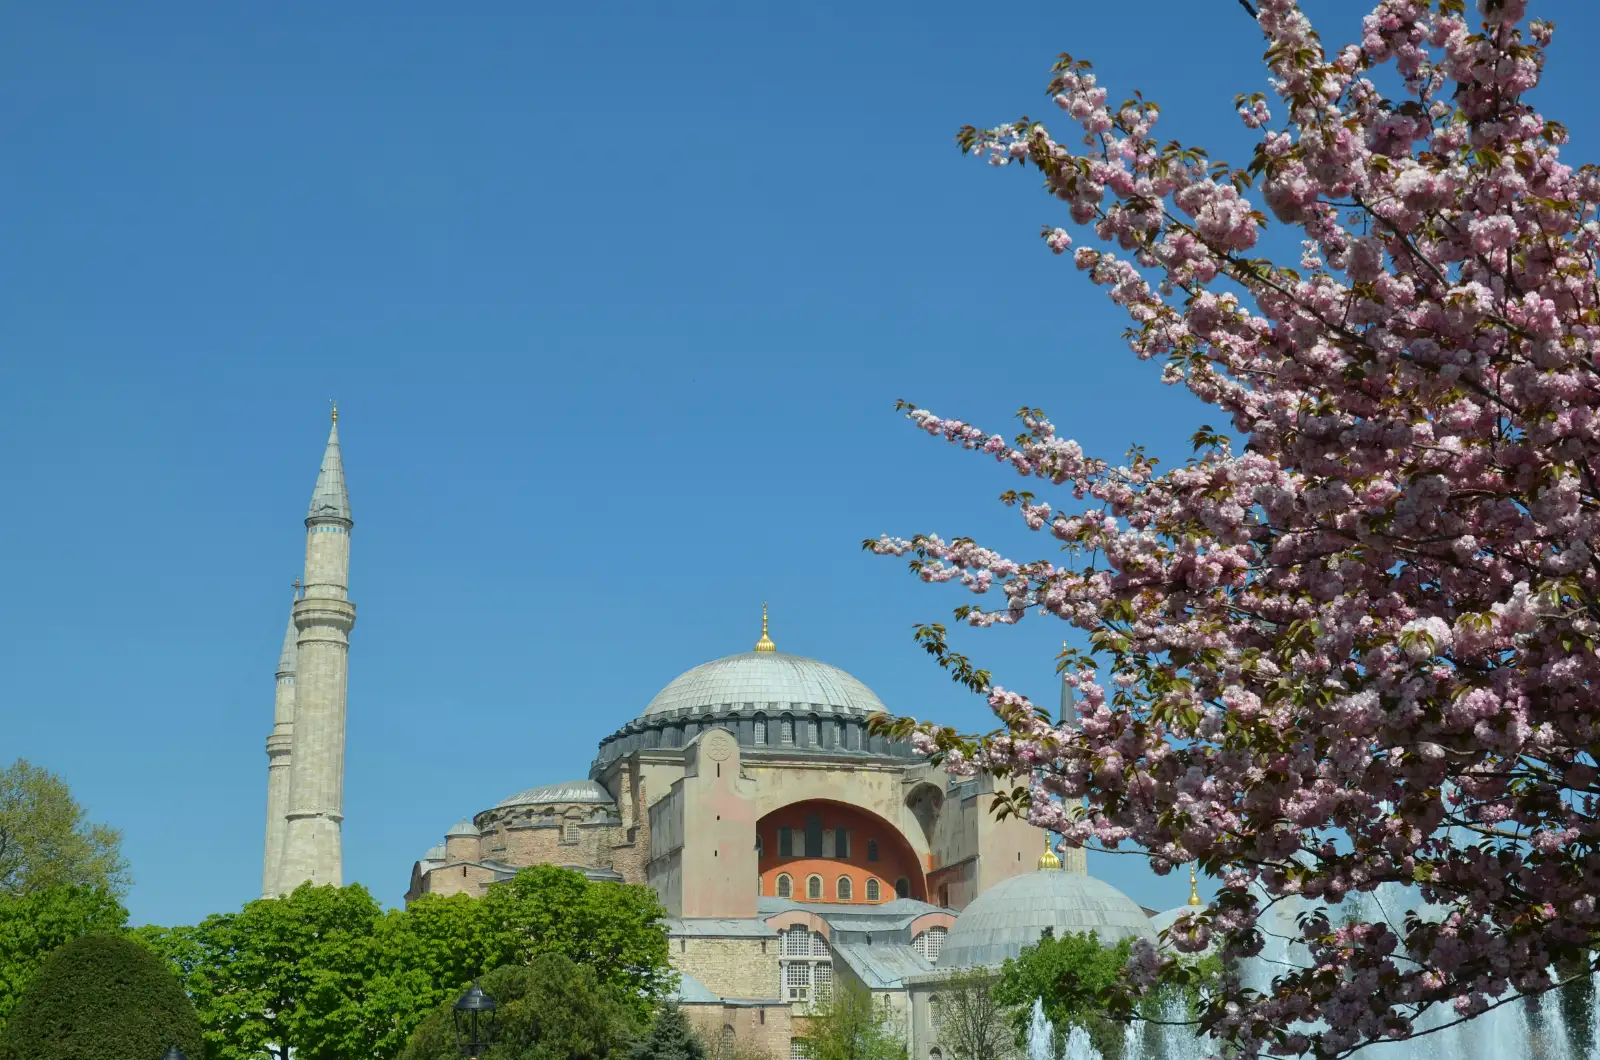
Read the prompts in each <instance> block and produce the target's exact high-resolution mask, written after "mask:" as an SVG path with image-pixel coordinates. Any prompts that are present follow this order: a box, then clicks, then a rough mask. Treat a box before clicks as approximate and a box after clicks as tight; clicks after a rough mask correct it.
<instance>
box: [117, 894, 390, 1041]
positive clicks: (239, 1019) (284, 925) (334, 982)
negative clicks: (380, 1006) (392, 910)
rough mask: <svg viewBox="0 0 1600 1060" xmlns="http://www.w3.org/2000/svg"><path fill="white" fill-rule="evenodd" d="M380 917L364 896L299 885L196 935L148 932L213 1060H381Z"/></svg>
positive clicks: (205, 925)
mask: <svg viewBox="0 0 1600 1060" xmlns="http://www.w3.org/2000/svg"><path fill="white" fill-rule="evenodd" d="M383 916H384V914H383V911H382V910H381V909H380V908H379V907H378V903H377V902H375V901H374V900H373V899H372V896H371V895H369V894H368V893H367V892H366V890H365V889H363V888H362V887H360V886H358V885H352V886H349V887H343V888H338V887H313V886H311V885H310V884H305V885H302V886H301V887H300V888H299V889H298V890H296V891H295V892H294V893H293V894H291V895H286V896H285V897H283V898H274V899H263V900H261V901H256V902H250V903H249V904H247V905H246V906H245V907H244V908H243V909H242V910H240V911H239V912H237V913H226V914H221V915H216V916H211V917H207V918H206V919H205V920H204V921H203V922H202V923H200V924H199V925H198V926H196V927H193V928H178V929H169V930H166V931H161V930H146V931H143V932H142V933H141V934H140V941H142V942H145V943H146V944H147V945H151V946H153V947H155V948H157V949H158V950H160V951H161V952H162V953H163V954H164V955H165V956H166V957H167V958H168V961H169V963H170V964H171V965H172V967H173V968H174V969H175V970H177V971H180V972H181V973H182V974H183V975H184V979H183V984H184V987H185V988H186V989H187V990H188V992H189V996H190V997H192V998H193V999H194V1003H195V1007H196V1009H198V1011H199V1015H200V1022H201V1026H202V1027H203V1028H204V1029H205V1038H206V1044H207V1046H208V1047H209V1049H210V1055H211V1057H212V1060H260V1058H261V1057H263V1056H276V1057H278V1058H279V1060H286V1058H287V1055H288V1054H287V1050H288V1049H290V1048H293V1049H294V1050H295V1055H296V1056H297V1057H299V1058H300V1060H336V1058H343V1057H349V1056H362V1057H367V1056H379V1055H382V1054H381V1053H379V1052H377V1051H376V1049H375V1045H376V1043H377V1042H379V1041H381V1040H382V1039H383V1037H384V1031H385V1030H386V1028H384V1027H382V1026H374V1025H373V1021H372V1020H371V1019H370V1013H369V1011H368V1010H369V1007H370V1006H369V1002H370V999H369V998H368V997H367V986H368V984H369V983H370V982H372V981H374V979H375V978H376V973H377V972H378V970H379V964H380V962H379V951H378V947H377V945H376V943H375V936H376V935H377V930H378V924H379V922H380V921H381V920H382V919H383Z"/></svg>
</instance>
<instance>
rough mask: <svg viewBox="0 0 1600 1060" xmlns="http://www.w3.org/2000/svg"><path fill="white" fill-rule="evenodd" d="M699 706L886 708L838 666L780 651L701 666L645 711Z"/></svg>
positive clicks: (841, 710) (821, 709) (778, 710)
mask: <svg viewBox="0 0 1600 1060" xmlns="http://www.w3.org/2000/svg"><path fill="white" fill-rule="evenodd" d="M696 707H705V708H712V709H723V710H742V709H749V710H765V711H771V712H774V713H781V712H784V711H791V712H794V713H811V712H817V713H846V714H874V713H877V712H879V711H882V710H883V709H884V707H883V703H882V702H881V701H879V699H878V697H877V696H875V695H873V693H872V689H870V688H868V687H867V686H866V685H864V684H862V683H861V682H860V681H858V680H856V679H855V678H854V677H851V676H850V675H849V674H847V673H845V672H844V671H843V670H841V669H839V668H838V667H835V666H829V665H828V664H827V663H824V662H818V661H817V660H815V659H807V658H805V657H803V656H799V655H787V654H785V653H783V652H779V651H747V652H742V653H740V654H738V655H729V656H727V657H726V658H722V659H713V660H712V661H711V662H708V663H702V664H700V665H699V666H696V667H695V668H694V669H692V670H689V671H687V672H686V673H683V674H680V675H679V676H678V677H676V678H674V679H673V681H672V683H671V684H669V685H667V687H666V688H663V689H662V690H661V691H660V692H657V693H656V696H655V698H654V699H652V700H651V701H650V703H649V705H648V706H646V707H645V708H644V713H645V716H646V717H649V716H650V715H652V714H665V713H668V712H670V711H674V710H683V709H690V710H692V709H694V708H696Z"/></svg>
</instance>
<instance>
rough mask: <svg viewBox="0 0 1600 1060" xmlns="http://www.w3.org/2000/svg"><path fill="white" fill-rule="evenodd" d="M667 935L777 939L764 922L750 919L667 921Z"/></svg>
mask: <svg viewBox="0 0 1600 1060" xmlns="http://www.w3.org/2000/svg"><path fill="white" fill-rule="evenodd" d="M667 934H669V935H686V936H688V937H689V938H711V937H718V938H742V939H753V938H762V939H767V938H777V937H778V932H777V931H776V930H775V929H773V928H770V927H768V926H767V923H766V921H764V920H757V919H754V918H751V917H731V916H719V917H699V916H697V917H688V918H681V919H680V918H674V919H669V920H668V921H667Z"/></svg>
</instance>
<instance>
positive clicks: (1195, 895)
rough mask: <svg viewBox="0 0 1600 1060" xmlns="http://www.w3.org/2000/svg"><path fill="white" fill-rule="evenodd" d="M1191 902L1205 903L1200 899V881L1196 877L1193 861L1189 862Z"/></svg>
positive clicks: (1192, 903) (1195, 903) (1196, 903)
mask: <svg viewBox="0 0 1600 1060" xmlns="http://www.w3.org/2000/svg"><path fill="white" fill-rule="evenodd" d="M1189 904H1190V905H1205V903H1204V902H1202V901H1201V900H1200V886H1199V881H1198V880H1197V879H1196V877H1195V874H1194V862H1192V861H1191V862H1189Z"/></svg>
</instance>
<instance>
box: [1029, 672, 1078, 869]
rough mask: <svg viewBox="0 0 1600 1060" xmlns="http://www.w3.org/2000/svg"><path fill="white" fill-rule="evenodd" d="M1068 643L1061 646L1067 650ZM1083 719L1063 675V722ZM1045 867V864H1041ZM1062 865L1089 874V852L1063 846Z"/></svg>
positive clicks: (1067, 722)
mask: <svg viewBox="0 0 1600 1060" xmlns="http://www.w3.org/2000/svg"><path fill="white" fill-rule="evenodd" d="M1066 647H1067V645H1066V643H1065V642H1063V643H1062V645H1061V648H1062V650H1063V651H1065V650H1066ZM1080 720H1081V719H1080V718H1079V717H1078V696H1077V693H1075V692H1073V690H1072V686H1071V685H1069V684H1067V678H1066V675H1065V674H1063V675H1062V677H1061V724H1063V725H1072V726H1076V725H1077V724H1078V723H1079V721H1080ZM1039 867H1040V868H1044V866H1043V865H1040V866H1039ZM1061 867H1062V869H1064V870H1066V871H1067V872H1076V873H1079V874H1080V875H1084V876H1087V875H1088V874H1089V852H1088V851H1087V850H1084V849H1083V848H1082V847H1069V846H1062V848H1061Z"/></svg>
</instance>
